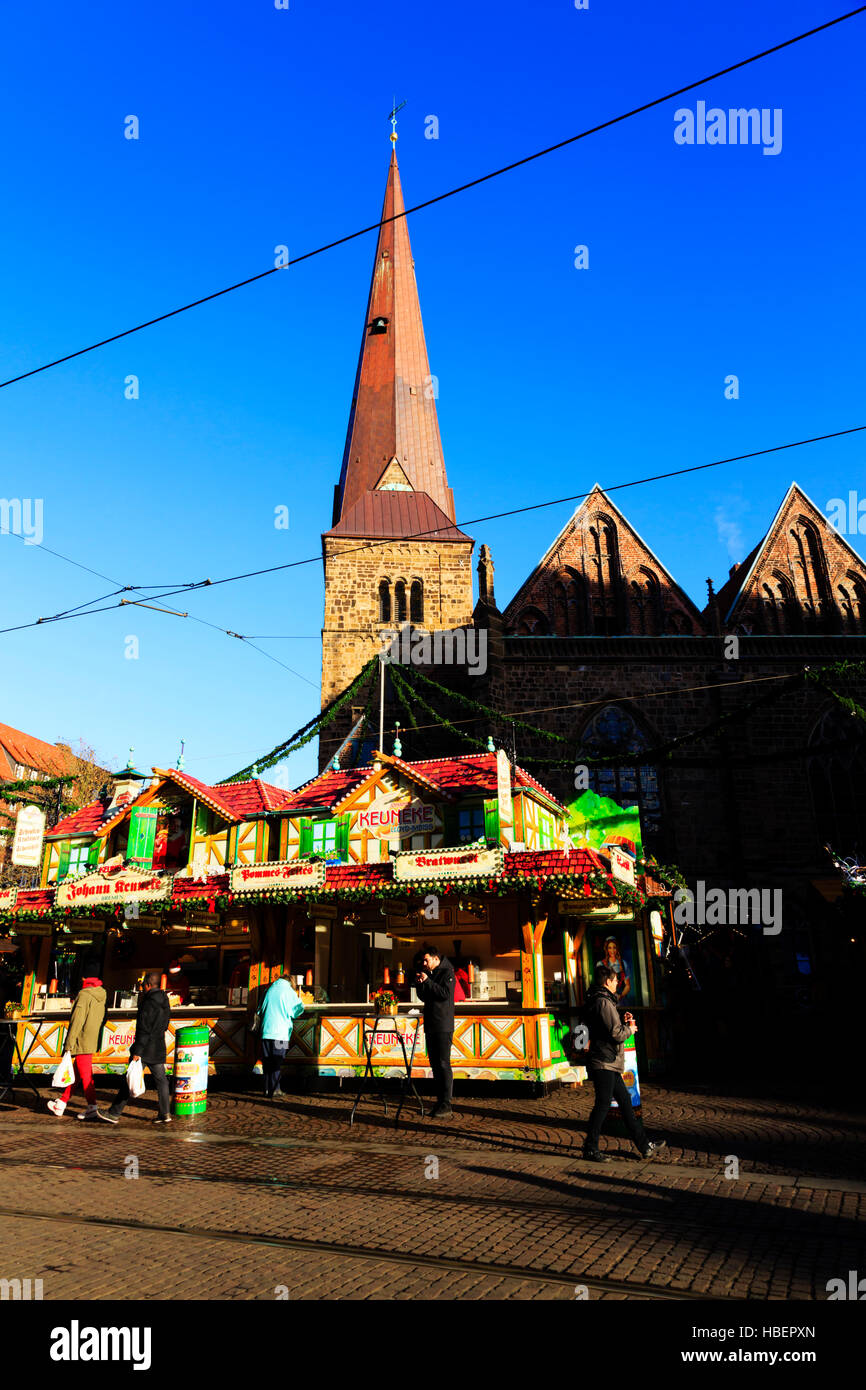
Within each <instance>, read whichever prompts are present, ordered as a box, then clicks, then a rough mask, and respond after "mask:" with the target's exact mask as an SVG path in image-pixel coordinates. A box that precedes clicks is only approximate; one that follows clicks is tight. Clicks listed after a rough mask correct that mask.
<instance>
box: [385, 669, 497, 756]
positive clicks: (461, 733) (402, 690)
mask: <svg viewBox="0 0 866 1390" xmlns="http://www.w3.org/2000/svg"><path fill="white" fill-rule="evenodd" d="M391 680H392V681H393V684H394V688H395V690H396V691H397V694H398V695H399V696H400V702H401V705H402V706H403V708H405V709H411V701H412V700H414V701H415V702H416V703H417V704H419V705H420V706H421V708H422V709H423V710H424V711H425V712H426V713H427V714H429V715H430V716H431V717H432V718H433V719H434V720H435V721H436V722H437V723H439V724H442V725H444V727H445V728H446V729H447V730H448V732H449V733H450V734H453V736H454V737H455V738H462V739H463V741H464V742H465V743H471V744H472V745H473V746H474V747H475V748H483V749H484V751H485V752H486V751H487V744H486V742H485V741H484V740H483V739H480V738H476V737H475V735H474V734H468V733H466V731H465V730H464V729H459V728H458V727H457V725H456V724H452V723H451V722H450V720H448V719H446V718H445V716H444V715H443V714H442V713H441V711H439V710H436V709H434V708H433V706H432V705H430V704H428V703H427V701H426V700H425V699H424V696H423V695H421V694H419V692H418V691H417V690H411V689H410V688H409V686H408V685H407V684H406V683H405V682H404V681H403V679H402V677H401V676H398V675H397V673H396V671H395V670H394V667H393V666H392V667H391Z"/></svg>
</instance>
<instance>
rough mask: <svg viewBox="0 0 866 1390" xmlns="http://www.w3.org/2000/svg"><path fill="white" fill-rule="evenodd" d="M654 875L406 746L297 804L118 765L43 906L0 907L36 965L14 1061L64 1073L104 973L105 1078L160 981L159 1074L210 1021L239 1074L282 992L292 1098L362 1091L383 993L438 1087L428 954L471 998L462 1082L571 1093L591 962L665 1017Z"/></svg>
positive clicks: (335, 777) (327, 775)
mask: <svg viewBox="0 0 866 1390" xmlns="http://www.w3.org/2000/svg"><path fill="white" fill-rule="evenodd" d="M623 845H625V846H626V848H625V849H623ZM642 868H645V866H642V865H641V864H639V863H636V862H635V859H634V858H633V857H631V856H630V854H629V852H628V842H627V841H625V840H622V841H621V842H620V843H618V844H611V845H605V846H602V847H600V848H598V849H596V848H593V847H592V846H590V845H589V844H575V842H574V838H573V835H572V834H571V833H570V830H569V811H568V810H567V809H566V808H565V807H563V806H561V805H560V804H559V803H558V802H557V801H556V800H555V799H554V798H553V797H552V796H551V795H550V794H549V793H548V792H547V791H545V789H544V788H543V787H542V786H541V785H540V783H538V782H537V781H536V780H535V779H534V778H533V777H532V776H530V775H529V774H528V773H526V772H525V771H524V770H523V769H522V768H520V767H519V766H516V765H514V764H512V763H511V762H510V761H509V759H508V757H507V755H506V754H505V752H504V751H502V750H499V751H494V750H491V751H490V752H488V753H483V754H476V755H468V756H464V757H454V758H446V759H438V760H435V761H426V762H413V763H410V762H406V761H404V760H403V759H402V758H401V757H400V756H399V745H398V751H397V752H395V754H393V755H388V754H385V753H383V752H374V753H373V754H372V757H371V761H370V763H369V764H368V765H367V766H364V767H358V768H343V767H340V766H339V765H337V764H336V763H335V765H332V766H331V767H329V768H328V769H327V770H326V771H325V772H323V773H321V774H320V775H319V776H318V777H316V778H314V779H313V780H312V781H311V782H309V783H307V784H306V785H305V786H304V787H301V788H300V789H298V790H297V791H288V790H285V789H282V788H279V787H275V786H272V785H270V784H268V783H266V782H263V781H262V780H261V779H259V778H257V777H253V778H249V779H246V780H243V781H236V782H228V783H224V784H222V785H218V786H207V785H205V784H204V783H202V782H199V781H198V780H197V779H195V778H192V777H190V776H189V775H188V774H187V773H185V772H184V771H183V769H182V768H177V769H173V770H165V769H160V768H154V769H153V773H152V775H151V776H145V775H144V774H142V773H139V772H137V771H136V770H135V769H134V768H131V767H128V768H126V769H125V770H124V771H123V772H122V773H119V774H116V775H115V776H114V778H113V785H112V786H111V788H110V789H109V791H108V793H107V794H106V795H105V796H104V797H103V799H102V800H100V801H97V802H94V803H92V804H91V805H90V806H87V807H84V808H83V809H82V810H80V811H77V812H75V813H74V814H73V815H72V816H69V817H67V818H66V820H65V821H61V822H60V824H59V825H57V826H55V827H54V829H53V830H52V831H51V833H50V835H49V836H48V837H47V839H46V846H45V852H44V859H43V871H42V885H41V887H40V888H39V889H38V890H30V891H24V890H11V891H9V890H6V891H5V892H4V894H3V896H2V897H0V930H2V931H4V932H8V933H9V935H10V938H12V939H13V940H14V941H15V942H16V943H17V944H18V945H19V946H20V947H21V950H22V953H23V957H24V986H23V991H22V996H21V999H20V1001H19V1002H17V1003H16V1004H13V1005H12V1006H11V1009H14V1010H15V1011H16V1012H17V1015H18V1036H19V1047H20V1050H21V1053H22V1055H24V1056H25V1057H26V1059H27V1061H26V1065H27V1069H28V1070H32V1071H35V1072H44V1073H47V1072H51V1071H53V1070H54V1068H55V1066H56V1065H57V1062H58V1060H59V1058H60V1056H61V1055H62V1050H63V1039H64V1036H65V1029H66V1025H67V1023H68V1019H69V1012H70V1008H71V1002H72V998H73V997H74V994H75V992H76V990H77V989H78V988H79V987H80V983H81V979H82V977H83V975H84V973H85V972H86V970H90V969H93V968H94V960H95V961H96V962H98V963H99V964H100V970H101V977H102V979H103V981H104V983H105V986H106V989H107V992H108V1006H109V1007H108V1014H107V1018H106V1023H105V1027H104V1029H103V1035H102V1045H101V1048H100V1052H99V1054H98V1056H97V1057H96V1058H95V1059H94V1061H95V1067H96V1069H97V1070H98V1071H103V1072H106V1071H109V1072H110V1071H117V1070H120V1069H121V1068H123V1067H124V1066H125V1064H126V1059H127V1055H128V1048H129V1043H130V1041H131V1038H132V1035H133V1032H134V1021H135V1003H136V983H137V981H138V980H140V979H141V977H142V975H143V974H144V973H145V972H147V971H150V970H157V971H159V973H160V974H161V975H163V976H164V977H165V987H166V988H167V989H168V991H169V994H170V996H171V1001H172V1022H171V1033H172V1038H171V1044H172V1045H171V1047H170V1048H169V1057H168V1061H169V1067H170V1068H171V1064H172V1059H173V1034H174V1030H175V1028H177V1027H179V1026H187V1025H190V1024H201V1025H204V1026H206V1027H207V1028H208V1030H209V1034H210V1062H211V1070H212V1071H216V1072H217V1073H218V1074H220V1073H226V1074H231V1073H235V1074H239V1073H247V1074H248V1073H249V1071H250V1069H251V1068H252V1066H253V1064H254V1062H255V1060H256V1043H257V1039H256V1036H255V1034H254V1032H253V1030H252V1029H251V1026H250V1025H251V1021H252V1017H253V1014H254V1012H255V1009H256V1008H257V1005H258V1003H259V1001H260V999H261V997H262V994H263V991H264V989H265V988H266V987H267V985H268V984H269V983H270V981H271V980H272V979H274V978H275V977H276V976H278V975H281V974H286V975H288V976H290V977H291V978H292V980H293V982H294V983H295V984H296V985H297V987H298V988H299V989H300V991H301V994H302V998H303V1000H304V1003H305V1013H304V1015H303V1017H302V1018H301V1019H299V1020H298V1022H297V1024H296V1027H295V1032H294V1035H293V1039H292V1045H291V1049H290V1051H289V1053H288V1056H287V1071H288V1072H289V1073H290V1074H291V1073H293V1074H294V1075H295V1076H296V1077H297V1079H298V1080H299V1081H300V1080H302V1079H303V1078H305V1077H306V1078H313V1077H323V1076H329V1077H334V1078H348V1077H355V1076H357V1075H359V1074H360V1073H361V1072H362V1071H363V1068H364V1064H365V1051H364V1030H365V1028H369V1027H370V1025H371V1022H372V1015H373V1012H374V1010H373V1008H372V1005H371V1002H370V1001H371V998H372V997H373V996H375V995H381V994H382V991H387V995H386V996H384V997H385V998H386V999H387V1002H388V1007H389V1008H390V1010H391V1011H392V1012H394V1013H395V1014H396V1016H397V1026H398V1027H400V1029H401V1030H403V1031H404V1032H405V1033H406V1035H407V1036H408V1037H409V1039H410V1042H411V1040H412V1035H413V1034H414V1033H416V1032H418V1036H417V1038H415V1042H416V1044H417V1045H416V1048H415V1056H414V1064H413V1075H414V1076H416V1077H421V1078H423V1077H427V1076H429V1075H430V1074H431V1073H430V1069H429V1065H428V1061H427V1057H426V1054H425V1051H424V1041H423V1028H422V1027H421V1023H420V1009H419V1006H418V999H417V995H416V993H415V990H414V970H415V965H414V962H415V960H416V957H417V955H418V952H419V951H420V949H421V948H422V946H423V945H425V944H429V945H431V946H435V947H436V948H437V949H438V950H439V951H440V952H441V954H442V955H443V956H447V957H448V958H449V959H450V960H451V961H452V963H453V965H454V967H455V973H456V976H457V980H458V995H457V1003H456V1007H455V1013H456V1024H455V1033H454V1043H453V1051H452V1063H453V1066H454V1071H455V1078H456V1079H457V1080H458V1081H460V1080H464V1081H472V1082H477V1081H482V1080H483V1081H500V1082H506V1081H507V1082H523V1083H527V1082H528V1083H531V1084H532V1085H533V1086H536V1087H537V1086H539V1085H541V1086H545V1085H549V1084H551V1083H557V1082H562V1083H566V1084H568V1083H576V1082H580V1081H582V1080H584V1079H585V1069H584V1067H583V1065H582V1059H581V1057H580V1055H579V1053H577V1052H575V1050H574V1044H573V1029H574V1026H575V1023H576V1020H577V1017H578V1013H577V1011H578V1008H579V1005H580V1002H581V1000H582V998H583V993H584V990H585V987H586V983H587V981H588V979H589V978H590V975H591V971H592V968H593V965H594V963H595V962H596V961H597V960H598V959H601V958H605V959H608V960H610V961H611V962H612V963H614V964H615V965H617V968H618V970H619V971H620V972H621V979H622V986H621V991H620V993H621V997H622V999H623V1001H625V1002H626V1003H627V1004H628V1006H629V1007H630V1008H632V1009H633V1011H635V1012H636V1013H638V1015H640V1013H641V1011H642V1010H643V1011H645V1012H646V1013H647V1014H648V1015H649V1016H651V1015H652V1012H653V1010H654V1009H655V1008H656V997H655V971H654V947H655V941H654V930H655V929H654V926H653V920H652V919H653V915H654V913H655V915H658V905H659V904H660V902H661V899H662V898H663V896H664V894H665V891H666V890H665V889H664V888H663V887H662V885H661V884H658V883H655V882H654V881H653V880H651V879H648V878H647V877H646V874H645V873H642V872H641V871H640V870H641V869H642ZM9 1007H10V1006H7V1008H9ZM647 1036H648V1039H649V1048H648V1060H649V1062H650V1064H652V1062H653V1060H654V1059H653V1056H652V1036H653V1033H652V1028H651V1027H650V1028H648V1029H647ZM373 1044H374V1062H375V1066H376V1069H377V1071H378V1072H379V1073H380V1074H381V1075H384V1076H387V1075H388V1074H389V1073H391V1074H394V1075H396V1071H395V1069H396V1068H397V1067H398V1064H399V1063H400V1062H401V1061H402V1058H401V1054H400V1050H399V1047H397V1046H396V1042H395V1039H394V1035H393V1032H390V1033H388V1032H386V1031H382V1033H381V1035H377V1036H376V1037H375V1038H374V1039H373ZM286 1080H287V1081H288V1080H289V1077H288V1076H287V1078H286Z"/></svg>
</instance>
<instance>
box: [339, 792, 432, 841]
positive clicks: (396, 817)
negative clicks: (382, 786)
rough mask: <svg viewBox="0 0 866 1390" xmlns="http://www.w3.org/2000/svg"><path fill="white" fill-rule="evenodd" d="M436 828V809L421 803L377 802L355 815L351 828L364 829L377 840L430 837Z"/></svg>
mask: <svg viewBox="0 0 866 1390" xmlns="http://www.w3.org/2000/svg"><path fill="white" fill-rule="evenodd" d="M435 828H436V808H435V806H429V805H427V804H426V803H423V802H420V801H391V802H382V801H380V802H379V803H378V804H376V803H374V804H373V805H372V806H370V807H368V808H367V810H365V811H357V812H356V814H355V825H354V829H355V830H366V831H367V834H368V835H373V836H375V837H376V838H377V839H380V840H390V839H391V838H392V836H399V837H400V838H403V839H405V838H406V837H407V836H410V835H424V834H430V832H431V831H433V830H435Z"/></svg>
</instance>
